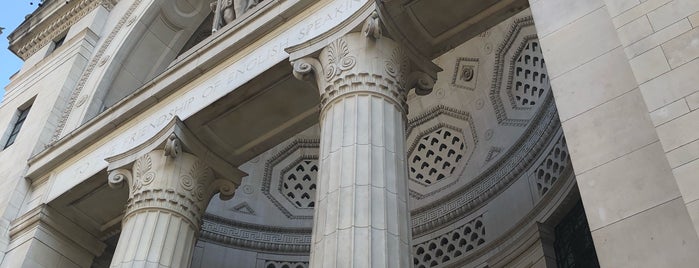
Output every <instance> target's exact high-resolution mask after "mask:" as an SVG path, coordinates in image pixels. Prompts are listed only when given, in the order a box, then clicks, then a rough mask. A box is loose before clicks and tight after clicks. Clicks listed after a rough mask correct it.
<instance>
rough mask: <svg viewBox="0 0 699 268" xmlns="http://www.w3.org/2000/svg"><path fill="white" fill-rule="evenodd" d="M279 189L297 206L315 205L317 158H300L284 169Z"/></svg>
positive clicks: (311, 206) (309, 206)
mask: <svg viewBox="0 0 699 268" xmlns="http://www.w3.org/2000/svg"><path fill="white" fill-rule="evenodd" d="M284 170H285V171H286V172H284V175H282V177H281V180H282V181H281V184H280V187H279V191H281V193H282V194H283V195H284V197H286V198H287V199H288V200H289V202H291V203H293V204H294V205H295V206H296V207H297V208H313V207H315V196H316V179H317V177H318V159H317V158H315V159H308V158H304V159H300V160H299V161H297V162H295V163H293V164H292V165H290V166H289V167H287V168H285V169H284Z"/></svg>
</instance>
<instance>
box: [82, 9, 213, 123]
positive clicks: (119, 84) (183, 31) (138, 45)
mask: <svg viewBox="0 0 699 268" xmlns="http://www.w3.org/2000/svg"><path fill="white" fill-rule="evenodd" d="M140 2H141V1H136V2H134V3H133V4H132V6H131V8H130V10H129V11H132V12H128V11H127V12H126V14H125V15H124V18H122V22H123V23H124V25H123V28H124V29H128V31H129V32H127V33H126V37H125V38H124V39H123V40H124V41H123V42H122V43H121V44H119V45H118V47H117V48H115V49H114V48H112V49H111V50H112V51H114V52H113V55H111V56H110V55H108V53H105V55H102V61H106V62H109V63H108V66H106V72H104V73H105V75H104V77H102V79H101V80H100V82H99V84H98V85H97V88H96V91H95V94H94V96H93V100H92V101H91V102H90V107H88V109H87V112H86V115H85V117H84V118H83V121H87V120H89V119H91V118H92V117H94V116H96V115H97V114H99V113H100V112H102V111H103V110H105V109H106V108H109V107H111V106H113V105H114V104H115V103H117V102H119V101H120V100H121V99H123V98H124V97H126V96H128V95H130V94H131V93H133V92H134V91H136V90H137V89H138V88H140V87H141V86H143V85H144V84H146V83H147V82H149V81H150V80H152V79H153V78H155V77H157V76H158V75H159V74H161V73H162V72H163V71H165V70H166V69H167V68H168V66H169V65H170V64H171V63H172V61H173V60H174V59H175V58H176V57H177V56H178V54H179V53H180V51H181V49H182V48H183V47H184V46H185V44H186V43H187V41H188V40H189V39H190V37H191V36H192V34H194V33H195V31H196V30H197V28H198V27H199V26H200V25H201V24H202V22H203V21H204V20H205V19H206V18H207V16H208V15H209V14H210V13H211V9H210V7H209V1H208V0H176V1H163V0H156V1H153V2H150V3H140ZM143 2H145V1H143ZM138 9H145V10H143V11H141V12H138V11H137V10H138ZM133 11H135V12H133ZM97 56H98V57H99V56H100V55H97Z"/></svg>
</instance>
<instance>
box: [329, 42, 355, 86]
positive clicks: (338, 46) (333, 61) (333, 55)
mask: <svg viewBox="0 0 699 268" xmlns="http://www.w3.org/2000/svg"><path fill="white" fill-rule="evenodd" d="M326 52H327V57H328V64H327V66H326V67H325V80H326V81H330V80H331V79H333V77H336V76H339V75H340V74H342V72H344V71H347V70H349V69H352V67H354V65H355V64H356V63H357V59H356V58H355V57H354V56H352V55H350V52H349V47H348V45H347V41H346V40H345V39H343V38H339V39H337V40H335V41H333V42H332V43H331V44H330V45H329V46H328V49H327V50H326Z"/></svg>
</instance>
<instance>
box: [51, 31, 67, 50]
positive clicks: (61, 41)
mask: <svg viewBox="0 0 699 268" xmlns="http://www.w3.org/2000/svg"><path fill="white" fill-rule="evenodd" d="M63 41H66V35H65V34H64V35H63V36H61V38H58V39H57V40H56V41H53V50H56V49H57V48H58V47H60V46H61V45H63Z"/></svg>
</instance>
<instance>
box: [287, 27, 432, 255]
mask: <svg viewBox="0 0 699 268" xmlns="http://www.w3.org/2000/svg"><path fill="white" fill-rule="evenodd" d="M312 73H314V74H315V76H314V77H315V79H316V82H317V84H318V88H319V91H320V95H321V116H320V125H321V144H320V169H319V174H318V192H317V196H316V204H317V205H316V210H315V217H314V226H313V239H312V246H311V262H310V265H311V267H410V266H411V257H410V231H411V230H410V214H409V210H408V206H407V198H408V189H407V179H408V176H407V163H406V149H405V141H406V134H405V124H406V114H407V105H406V102H405V101H406V95H407V90H408V89H410V88H411V87H412V86H410V85H411V84H414V83H415V81H426V82H423V83H422V84H423V85H425V86H422V87H420V89H421V91H420V93H426V92H429V89H431V87H430V85H431V82H433V81H432V80H430V79H426V78H425V75H424V74H423V73H418V72H416V73H411V64H410V61H409V60H408V57H407V56H406V55H405V53H403V51H402V50H401V48H400V47H399V46H398V45H397V44H396V43H395V42H393V41H392V40H390V39H388V38H385V37H380V36H378V38H377V37H376V36H371V35H369V36H368V37H367V35H366V34H362V33H350V34H347V35H345V36H343V37H341V38H339V39H337V40H335V41H333V42H332V43H330V45H328V46H327V47H325V48H324V49H322V51H321V52H320V56H319V57H318V58H317V59H316V58H302V59H299V60H296V61H294V74H295V76H297V77H298V78H309V75H310V74H312ZM418 78H419V79H418ZM420 79H422V80H420ZM411 81H412V83H411Z"/></svg>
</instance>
